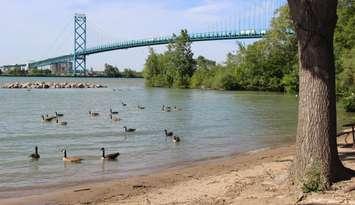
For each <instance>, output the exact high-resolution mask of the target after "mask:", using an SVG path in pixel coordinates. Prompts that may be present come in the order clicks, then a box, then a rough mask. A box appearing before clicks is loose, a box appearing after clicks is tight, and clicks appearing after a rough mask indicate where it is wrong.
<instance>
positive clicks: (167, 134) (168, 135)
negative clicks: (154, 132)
mask: <svg viewBox="0 0 355 205" xmlns="http://www.w3.org/2000/svg"><path fill="white" fill-rule="evenodd" d="M164 132H165V136H166V137H171V136H173V135H174V133H173V132H168V130H167V129H165V130H164Z"/></svg>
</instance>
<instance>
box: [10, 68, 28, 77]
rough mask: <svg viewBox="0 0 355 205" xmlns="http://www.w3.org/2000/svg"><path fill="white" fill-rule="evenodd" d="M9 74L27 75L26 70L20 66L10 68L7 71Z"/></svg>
mask: <svg viewBox="0 0 355 205" xmlns="http://www.w3.org/2000/svg"><path fill="white" fill-rule="evenodd" d="M8 74H9V75H17V76H24V75H27V71H26V70H24V69H21V68H17V67H16V68H12V69H10V71H8Z"/></svg>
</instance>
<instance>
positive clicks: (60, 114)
mask: <svg viewBox="0 0 355 205" xmlns="http://www.w3.org/2000/svg"><path fill="white" fill-rule="evenodd" d="M55 116H56V117H63V116H64V114H63V113H58V112H55Z"/></svg>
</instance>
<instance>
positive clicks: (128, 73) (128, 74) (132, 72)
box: [121, 68, 142, 78]
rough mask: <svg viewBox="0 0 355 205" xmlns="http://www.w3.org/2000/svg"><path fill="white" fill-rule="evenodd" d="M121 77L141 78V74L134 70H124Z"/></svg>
mask: <svg viewBox="0 0 355 205" xmlns="http://www.w3.org/2000/svg"><path fill="white" fill-rule="evenodd" d="M121 77H123V78H141V77H142V74H141V73H140V72H137V71H135V70H132V69H129V68H125V69H124V70H123V72H121Z"/></svg>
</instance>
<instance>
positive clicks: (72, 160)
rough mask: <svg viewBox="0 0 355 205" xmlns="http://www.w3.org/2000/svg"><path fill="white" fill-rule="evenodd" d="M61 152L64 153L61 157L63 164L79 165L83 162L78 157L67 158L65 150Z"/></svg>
mask: <svg viewBox="0 0 355 205" xmlns="http://www.w3.org/2000/svg"><path fill="white" fill-rule="evenodd" d="M62 152H63V153H64V156H63V161H64V162H73V163H80V162H81V161H82V160H83V159H81V158H80V157H67V150H66V149H63V150H62Z"/></svg>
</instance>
